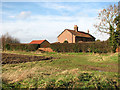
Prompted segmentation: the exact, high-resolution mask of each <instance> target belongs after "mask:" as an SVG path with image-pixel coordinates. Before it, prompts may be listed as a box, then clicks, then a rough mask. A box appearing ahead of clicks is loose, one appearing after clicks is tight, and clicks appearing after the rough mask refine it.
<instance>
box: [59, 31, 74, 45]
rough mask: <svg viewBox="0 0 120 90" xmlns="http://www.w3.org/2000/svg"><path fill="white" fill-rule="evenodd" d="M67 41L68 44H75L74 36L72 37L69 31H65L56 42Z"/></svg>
mask: <svg viewBox="0 0 120 90" xmlns="http://www.w3.org/2000/svg"><path fill="white" fill-rule="evenodd" d="M66 39H67V41H68V43H75V36H74V35H72V34H71V33H70V32H69V31H67V30H65V31H64V32H63V33H62V34H61V35H60V36H59V37H58V42H60V43H64V41H65V40H66Z"/></svg>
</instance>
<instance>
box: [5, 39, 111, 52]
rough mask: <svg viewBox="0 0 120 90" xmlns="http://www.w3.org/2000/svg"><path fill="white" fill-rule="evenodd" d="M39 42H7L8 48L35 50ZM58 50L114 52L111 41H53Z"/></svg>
mask: <svg viewBox="0 0 120 90" xmlns="http://www.w3.org/2000/svg"><path fill="white" fill-rule="evenodd" d="M39 47H40V46H39V45H38V44H6V49H7V50H21V51H35V50H37V49H38V48H39ZM50 47H51V48H52V49H53V50H54V51H56V52H94V53H108V52H112V48H111V46H110V45H109V42H107V41H102V42H84V43H53V44H51V46H50Z"/></svg>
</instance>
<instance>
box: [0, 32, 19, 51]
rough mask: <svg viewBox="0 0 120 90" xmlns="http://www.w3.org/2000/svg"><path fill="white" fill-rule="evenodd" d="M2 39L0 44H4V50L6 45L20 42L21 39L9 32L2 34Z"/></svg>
mask: <svg viewBox="0 0 120 90" xmlns="http://www.w3.org/2000/svg"><path fill="white" fill-rule="evenodd" d="M0 41H1V42H2V43H1V44H0V46H2V49H3V51H4V50H5V47H6V46H8V45H7V44H9V43H20V41H19V40H18V39H17V38H14V37H12V36H10V35H9V34H8V33H6V34H4V35H2V36H1V38H0Z"/></svg>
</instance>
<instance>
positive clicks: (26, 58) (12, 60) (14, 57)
mask: <svg viewBox="0 0 120 90" xmlns="http://www.w3.org/2000/svg"><path fill="white" fill-rule="evenodd" d="M51 59H53V57H45V56H30V55H20V54H9V53H2V60H1V61H2V64H16V63H25V62H33V61H42V60H51Z"/></svg>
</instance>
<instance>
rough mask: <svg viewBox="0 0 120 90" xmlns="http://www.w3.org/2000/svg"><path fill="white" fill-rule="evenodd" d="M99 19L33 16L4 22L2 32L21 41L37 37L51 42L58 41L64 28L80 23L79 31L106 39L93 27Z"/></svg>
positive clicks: (71, 27)
mask: <svg viewBox="0 0 120 90" xmlns="http://www.w3.org/2000/svg"><path fill="white" fill-rule="evenodd" d="M96 22H97V21H96V19H95V18H94V17H73V16H69V17H65V16H64V17H63V16H43V15H35V16H31V17H30V20H28V21H27V20H21V21H20V20H17V21H14V22H4V23H3V25H2V26H3V31H2V33H3V34H4V33H6V32H9V33H10V34H11V35H12V36H13V37H17V38H19V39H20V40H21V42H24V43H26V42H30V41H31V40H35V39H47V40H48V41H50V42H55V41H57V36H58V35H59V34H60V33H61V32H62V31H63V30H64V29H66V28H67V29H73V28H74V25H76V24H77V25H78V27H79V31H84V32H87V30H88V29H89V30H90V34H92V35H93V36H95V37H96V38H97V39H102V40H105V39H107V38H106V36H103V35H100V34H99V35H98V34H95V33H94V32H95V31H96V29H95V28H94V27H93V24H95V23H96Z"/></svg>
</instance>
